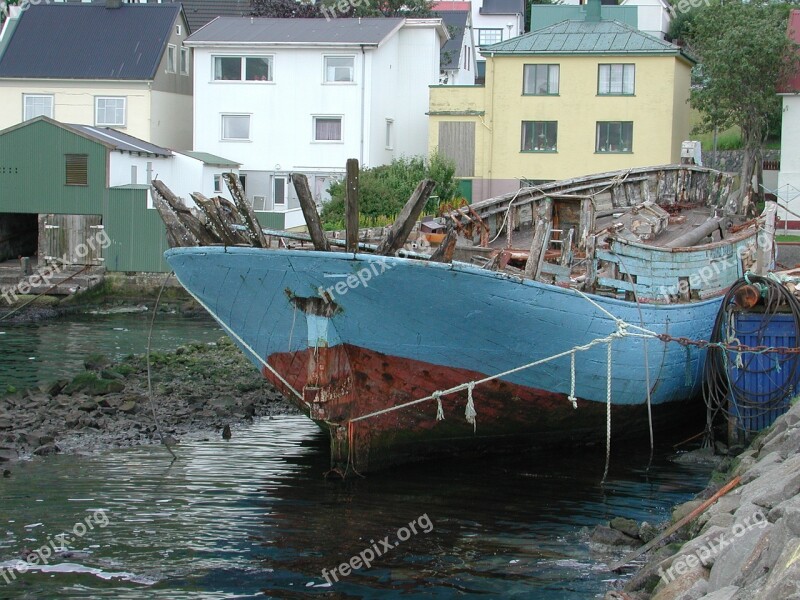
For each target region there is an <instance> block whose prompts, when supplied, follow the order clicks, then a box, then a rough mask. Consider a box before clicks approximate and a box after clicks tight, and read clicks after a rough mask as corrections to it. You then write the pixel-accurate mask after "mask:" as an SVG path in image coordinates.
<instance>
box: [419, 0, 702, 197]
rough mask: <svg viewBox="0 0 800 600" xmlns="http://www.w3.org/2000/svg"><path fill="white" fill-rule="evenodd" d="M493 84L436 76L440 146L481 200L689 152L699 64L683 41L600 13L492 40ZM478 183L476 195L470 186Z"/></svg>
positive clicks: (434, 134)
mask: <svg viewBox="0 0 800 600" xmlns="http://www.w3.org/2000/svg"><path fill="white" fill-rule="evenodd" d="M482 52H484V54H485V55H486V56H487V57H488V59H487V64H486V82H485V84H484V85H481V86H431V92H430V110H429V113H428V114H429V130H428V131H429V147H430V149H431V150H438V151H439V152H440V153H441V154H443V155H445V156H447V157H450V158H452V159H453V160H454V161H455V162H456V165H457V171H456V174H457V176H459V177H462V178H464V179H465V180H466V181H467V182H471V186H472V188H471V190H469V183H468V184H467V186H466V187H467V189H466V190H464V191H465V193H466V194H469V195H471V200H473V201H477V200H482V199H485V198H491V197H493V196H497V195H499V194H504V193H507V192H511V191H514V190H516V189H519V188H520V186H521V185H524V184H526V183H531V182H533V183H536V182H543V181H552V180H557V179H566V178H570V177H577V176H580V175H587V174H590V173H599V172H604V171H613V170H616V169H624V168H628V167H640V166H649V165H658V164H666V163H672V162H678V161H679V160H680V149H681V142H682V141H683V140H685V139H688V135H689V105H688V103H687V100H688V97H689V86H690V75H691V67H692V65H693V64H694V61H693V60H692V59H691V58H690V57H689V56H687V55H686V54H684V53H683V52H682V51H681V49H680V48H678V47H677V46H674V45H672V44H670V43H668V42H665V41H663V40H660V39H658V38H655V37H652V36H650V35H647V34H645V33H642V32H641V31H638V30H637V29H634V28H632V27H630V26H628V25H625V24H623V23H619V22H617V21H607V20H602V19H601V18H600V0H590V2H589V6H588V7H587V13H586V18H585V20H580V21H563V22H561V23H557V24H555V25H552V26H550V27H546V28H544V29H540V30H537V31H534V32H531V33H528V34H526V35H522V36H519V37H517V38H512V39H510V40H507V41H505V42H500V43H498V44H494V45H492V46H487V47H486V48H485V49H482ZM470 191H471V194H470Z"/></svg>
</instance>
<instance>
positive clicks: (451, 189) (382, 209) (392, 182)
mask: <svg viewBox="0 0 800 600" xmlns="http://www.w3.org/2000/svg"><path fill="white" fill-rule="evenodd" d="M455 172H456V168H455V164H454V163H453V162H452V161H450V160H449V159H447V158H445V157H443V156H441V155H439V154H433V155H432V156H431V157H430V159H429V160H425V159H424V158H423V157H421V156H413V157H411V158H405V157H403V158H396V159H394V160H393V161H392V162H391V164H388V165H381V166H379V167H373V168H371V169H361V170H360V172H359V178H358V190H359V205H358V209H359V221H360V224H361V225H362V226H365V227H377V226H383V225H388V224H390V223H391V222H392V221H393V220H394V218H395V217H396V216H397V214H398V213H399V212H400V211H401V210H402V208H403V205H405V203H406V202H407V201H408V199H409V197H410V196H411V194H412V193H413V191H414V189H415V188H416V187H417V184H418V183H419V182H420V181H422V180H423V179H426V178H427V179H433V180H434V181H435V182H436V187H435V188H434V190H433V194H432V195H431V199H430V200H429V201H428V203H427V204H426V206H425V213H426V214H433V213H435V212H436V209H437V207H438V204H439V203H440V202H449V201H450V200H451V199H452V198H453V196H455V194H456V192H457V191H458V182H457V181H456V179H455ZM344 188H345V184H344V182H343V181H342V182H335V183H333V184H331V186H330V188H329V190H328V191H329V193H330V195H331V199H330V201H329V202H327V203H326V204H325V205H324V206H323V208H322V214H321V215H320V218H321V220H322V224H323V226H324V227H325V229H329V230H331V229H344Z"/></svg>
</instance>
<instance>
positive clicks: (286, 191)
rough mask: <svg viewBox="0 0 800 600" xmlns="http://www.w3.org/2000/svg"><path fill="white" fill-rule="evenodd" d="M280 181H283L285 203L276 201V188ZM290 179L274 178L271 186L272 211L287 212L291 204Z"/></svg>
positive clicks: (276, 176)
mask: <svg viewBox="0 0 800 600" xmlns="http://www.w3.org/2000/svg"><path fill="white" fill-rule="evenodd" d="M279 181H283V202H278V201H277V200H276V199H275V186H276V185H277V184H278V182H279ZM288 184H289V178H288V177H287V176H286V175H273V176H272V186H270V195H271V196H272V209H273V210H278V209H279V208H280V209H283V210H286V207H287V206H288V204H289V185H288Z"/></svg>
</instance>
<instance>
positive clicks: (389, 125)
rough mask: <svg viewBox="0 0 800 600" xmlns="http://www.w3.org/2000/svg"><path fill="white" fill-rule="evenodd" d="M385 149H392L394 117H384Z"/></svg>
mask: <svg viewBox="0 0 800 600" xmlns="http://www.w3.org/2000/svg"><path fill="white" fill-rule="evenodd" d="M385 141H386V149H387V150H394V119H386V140H385Z"/></svg>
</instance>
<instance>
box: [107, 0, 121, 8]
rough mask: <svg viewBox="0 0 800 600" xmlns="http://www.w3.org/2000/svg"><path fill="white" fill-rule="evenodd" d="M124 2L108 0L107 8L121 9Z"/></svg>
mask: <svg viewBox="0 0 800 600" xmlns="http://www.w3.org/2000/svg"><path fill="white" fill-rule="evenodd" d="M121 6H122V0H106V8H112V9H113V8H120V7H121Z"/></svg>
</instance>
